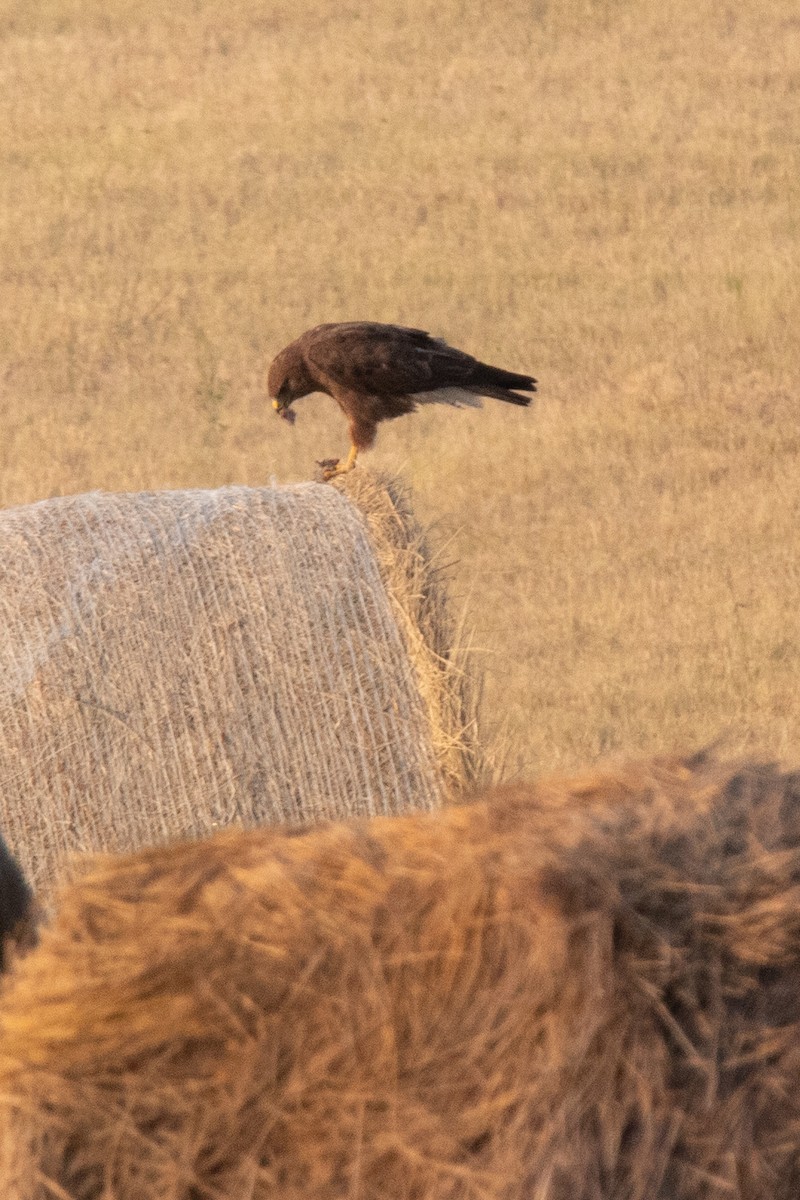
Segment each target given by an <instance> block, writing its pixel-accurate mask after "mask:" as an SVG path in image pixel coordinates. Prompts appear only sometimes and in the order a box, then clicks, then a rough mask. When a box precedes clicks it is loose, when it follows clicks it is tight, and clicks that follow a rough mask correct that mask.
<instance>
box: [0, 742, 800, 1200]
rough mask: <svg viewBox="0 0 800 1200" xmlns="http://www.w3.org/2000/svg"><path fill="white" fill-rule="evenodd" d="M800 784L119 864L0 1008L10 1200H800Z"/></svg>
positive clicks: (689, 787) (752, 778) (567, 789)
mask: <svg viewBox="0 0 800 1200" xmlns="http://www.w3.org/2000/svg"><path fill="white" fill-rule="evenodd" d="M799 892H800V776H798V775H786V774H782V773H780V772H779V771H777V770H774V769H772V768H768V767H761V766H758V765H756V764H749V765H748V764H744V765H740V766H724V765H717V764H714V763H713V762H707V761H704V760H702V759H695V760H690V761H688V762H680V761H671V762H655V763H645V764H641V765H639V766H633V767H630V768H626V769H621V770H619V771H614V772H609V773H602V772H596V773H593V774H591V775H589V776H586V777H583V778H577V779H566V780H564V779H562V780H555V781H550V782H544V783H541V784H538V785H516V786H513V787H506V788H504V789H501V790H499V791H497V792H494V793H491V794H489V795H488V796H486V797H484V798H483V799H481V800H478V801H476V802H474V803H472V804H465V805H451V806H447V807H446V808H444V809H442V810H441V811H439V812H436V813H426V814H420V813H417V814H407V815H403V816H399V817H392V818H382V817H377V818H373V819H372V820H371V821H362V822H349V823H346V824H341V823H339V824H330V825H326V826H324V827H321V828H311V829H308V830H306V831H305V832H301V833H300V834H299V836H298V835H297V834H295V835H294V836H293V835H292V834H290V833H288V832H286V831H282V830H253V831H241V830H229V831H227V832H225V833H221V834H218V835H216V836H215V837H213V838H211V839H209V840H207V841H205V842H194V843H191V844H186V845H183V846H171V847H167V848H162V849H157V850H151V851H147V852H143V853H140V854H138V855H136V856H133V857H130V858H123V859H119V860H115V859H106V860H105V861H101V862H100V863H97V864H96V865H95V867H94V869H93V870H92V872H91V873H90V874H88V875H87V876H86V878H84V879H83V880H81V881H80V882H78V883H77V884H74V885H73V886H72V887H71V888H69V889H68V890H66V891H65V892H64V894H63V896H62V899H61V904H60V907H59V913H58V916H57V918H56V921H55V923H54V924H53V926H52V928H51V929H50V930H46V931H45V932H44V933H43V935H42V939H41V943H40V945H39V947H38V948H37V949H35V950H34V951H32V952H31V953H30V954H29V955H28V956H27V957H26V958H24V959H23V960H22V961H21V962H20V963H19V964H18V965H17V966H16V967H15V969H14V970H13V971H12V972H11V975H10V976H9V985H8V987H7V988H6V990H5V993H4V995H3V997H2V1000H0V1195H5V1196H13V1197H14V1200H54V1198H56V1197H58V1198H59V1200H187V1198H188V1197H197V1198H198V1200H199V1198H201V1197H202V1198H208V1200H211V1198H212V1197H213V1198H214V1200H241V1198H242V1197H245V1196H246V1197H248V1200H268V1198H272V1197H275V1196H280V1197H281V1198H282V1200H332V1198H335V1197H341V1198H342V1200H344V1198H346V1197H352V1196H355V1195H358V1196H359V1197H361V1198H362V1200H385V1198H386V1197H393V1196H402V1197H406V1198H407V1200H432V1198H437V1200H476V1198H482V1200H529V1198H530V1197H533V1196H536V1197H542V1198H545V1197H546V1198H548V1200H556V1198H558V1200H562V1198H563V1200H567V1198H569V1200H573V1198H574V1200H603V1198H607V1200H612V1198H614V1200H616V1198H621V1197H625V1198H626V1200H714V1198H718V1200H722V1198H723V1197H724V1198H733V1200H766V1198H767V1197H769V1198H770V1200H795V1198H796V1197H797V1195H798V1194H800V917H798V913H800V899H799V898H798V893H799Z"/></svg>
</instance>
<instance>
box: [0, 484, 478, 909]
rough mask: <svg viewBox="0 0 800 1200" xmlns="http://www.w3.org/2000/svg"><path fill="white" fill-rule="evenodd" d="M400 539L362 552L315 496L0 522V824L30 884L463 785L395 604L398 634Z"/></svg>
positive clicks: (327, 496)
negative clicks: (234, 830) (91, 854)
mask: <svg viewBox="0 0 800 1200" xmlns="http://www.w3.org/2000/svg"><path fill="white" fill-rule="evenodd" d="M360 486H361V488H362V489H363V488H364V486H365V484H364V482H362V484H361V485H360ZM366 489H367V495H368V498H371V500H372V502H373V504H375V503H377V502H378V498H379V497H381V496H383V497H384V500H385V503H386V504H389V505H390V506H391V505H392V500H391V498H390V497H389V496H388V493H386V492H385V491H384V490H383V489H382V488H381V487H380V486H379V485H377V484H375V483H374V482H371V483H367V484H366ZM376 536H378V537H379V536H380V532H379V530H378V529H377V528H376V527H375V526H374V523H373V528H372V538H373V539H374V538H375V537H376ZM413 537H414V530H413V529H409V531H408V537H407V538H406V542H405V543H404V545H400V546H396V547H395V548H394V549H392V547H390V546H385V547H383V548H382V549H381V552H380V554H379V555H378V556H376V552H375V549H374V548H373V545H372V544H371V540H370V536H368V534H367V527H366V525H365V522H364V519H363V517H362V515H361V513H360V511H359V509H358V508H357V507H356V506H355V505H353V504H352V503H350V502H349V501H348V500H347V499H346V498H345V496H343V495H342V494H340V492H339V491H337V490H336V489H335V488H332V487H329V486H319V485H315V484H305V485H299V486H296V487H281V488H260V489H252V488H244V487H229V488H224V489H221V490H216V491H199V490H198V491H184V492H164V493H152V494H151V493H145V494H133V495H108V494H100V493H98V494H90V495H84V496H73V497H66V498H59V499H52V500H46V501H42V502H41V503H38V504H33V505H28V506H25V507H22V508H16V509H9V510H6V511H5V512H1V513H0V546H1V547H2V562H1V563H0V614H1V615H0V827H2V830H3V832H4V834H5V836H6V838H7V840H8V843H9V845H10V846H11V847H12V848H13V850H14V852H15V853H16V854H17V856H18V857H19V859H20V860H21V862H22V864H23V866H24V868H25V869H26V871H27V872H28V873H29V876H30V877H31V879H32V881H33V882H34V884H35V885H36V886H38V887H40V888H43V889H44V890H45V891H47V890H49V885H50V883H51V881H52V878H53V875H54V874H55V873H56V872H57V868H58V864H59V863H60V862H61V861H62V860H63V859H64V858H65V857H66V856H67V855H68V854H69V853H71V852H73V851H75V850H86V849H98V848H103V849H128V848H133V847H137V846H140V845H142V844H146V843H150V842H154V841H159V840H162V839H164V838H167V837H173V836H176V835H182V834H200V833H204V832H207V831H209V830H210V829H213V828H215V827H217V826H220V825H227V824H230V823H235V822H238V823H246V824H251V823H256V822H265V821H278V820H308V819H312V818H313V819H319V818H324V817H327V816H342V815H346V814H351V813H352V814H372V813H379V812H384V813H392V812H398V811H402V810H403V809H406V808H408V807H416V808H425V807H432V806H434V805H435V804H436V803H437V802H438V801H439V799H440V798H441V795H442V791H443V788H444V787H445V786H446V785H449V784H453V783H458V782H461V783H462V784H463V783H467V782H469V778H470V768H469V754H468V753H467V752H466V751H465V753H464V754H463V755H462V756H461V760H459V756H458V753H456V754H455V756H454V753H453V745H456V744H457V743H458V739H459V736H460V735H459V733H458V732H457V731H455V732H454V733H453V734H451V732H450V731H442V730H441V729H438V728H434V725H436V724H440V723H441V720H442V714H441V712H440V711H438V709H437V704H436V703H433V704H432V703H431V693H430V689H431V672H430V669H427V673H426V666H425V663H424V661H423V660H422V659H421V658H420V655H419V654H417V655H416V658H417V663H416V664H415V662H414V661H413V658H414V657H415V653H414V646H413V638H410V636H409V626H410V625H416V627H417V628H418V627H419V621H418V616H415V613H414V611H413V606H412V607H411V608H410V609H409V607H408V604H406V611H405V618H404V619H403V620H400V621H399V618H400V616H401V612H400V608H401V607H402V605H403V596H402V593H403V588H402V587H399V586H398V582H399V578H400V575H402V574H403V572H404V571H405V572H406V574H408V571H409V570H410V567H409V563H407V562H404V561H403V560H404V554H405V552H406V551H407V552H408V554H411V557H412V558H413V561H414V564H416V567H415V569H416V568H418V565H419V562H420V561H422V558H421V557H420V554H419V550H418V548H417V549H416V550H414V551H413V553H412V542H413ZM387 554H388V555H389V556H390V558H391V563H389V565H388V566H387V562H386V556H387ZM406 556H407V555H406ZM378 557H380V558H382V559H383V560H384V561H383V563H382V565H381V566H379V562H378ZM387 571H388V574H387ZM392 572H394V573H395V581H394V585H392V583H391V580H390V578H389V577H390V576H391V574H392ZM384 581H387V582H389V583H390V590H391V591H392V594H393V596H392V599H390V598H389V596H388V595H387V588H386V586H385V583H384ZM405 590H406V591H407V592H408V591H409V590H410V589H408V588H406V589H405ZM411 590H413V589H411ZM434 590H435V589H434ZM406 601H408V597H406ZM398 606H400V607H398ZM399 625H405V626H406V628H404V629H403V630H402V631H401V628H400V627H399ZM420 637H423V640H424V635H423V634H422V633H421V632H420ZM440 649H441V648H435V650H432V651H431V653H432V654H433V657H434V658H435V659H440V658H441V653H440ZM428 666H429V664H428ZM445 667H447V668H448V669H444V668H445ZM440 668H441V669H440V671H439V674H440V676H441V680H442V689H443V691H447V690H448V689H449V691H450V692H452V691H453V678H454V676H453V674H452V672H451V671H450V670H449V664H446V663H444V661H443V660H442V662H441V663H440ZM423 676H424V677H425V681H424V683H423V686H422V687H421V686H420V680H421V679H422V678H423ZM435 676H436V671H435V670H434V672H433V678H434V691H435V690H436V689H435ZM457 690H458V688H457V687H456V691H457ZM423 693H425V695H423ZM438 707H439V708H440V707H441V705H439V706H438ZM464 745H465V747H466V742H465V743H464ZM459 761H460V762H461V766H459ZM459 773H460V774H461V779H460V780H459V778H458V777H459Z"/></svg>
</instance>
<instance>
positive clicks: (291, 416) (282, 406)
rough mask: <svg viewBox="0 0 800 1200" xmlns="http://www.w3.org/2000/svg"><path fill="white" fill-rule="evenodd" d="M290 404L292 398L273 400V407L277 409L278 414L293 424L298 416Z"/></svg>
mask: <svg viewBox="0 0 800 1200" xmlns="http://www.w3.org/2000/svg"><path fill="white" fill-rule="evenodd" d="M290 404H291V400H273V401H272V407H273V408H274V409H275V412H276V413H277V414H278V416H279V417H283V419H284V421H288V422H289V424H290V425H293V424H294V422H295V419H296V417H297V413H296V412H295V411H294V409H292V408H290V407H289V405H290Z"/></svg>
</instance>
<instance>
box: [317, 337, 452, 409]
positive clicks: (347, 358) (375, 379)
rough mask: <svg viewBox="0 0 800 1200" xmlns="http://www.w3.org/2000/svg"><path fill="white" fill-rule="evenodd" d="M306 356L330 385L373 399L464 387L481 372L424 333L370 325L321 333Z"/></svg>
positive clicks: (450, 348) (442, 343) (443, 344)
mask: <svg viewBox="0 0 800 1200" xmlns="http://www.w3.org/2000/svg"><path fill="white" fill-rule="evenodd" d="M305 355H306V361H307V362H308V363H309V365H310V366H311V367H312V369H313V370H314V371H316V372H319V374H320V375H322V376H324V377H325V378H326V380H327V381H328V382H329V383H333V384H336V385H338V386H339V387H340V388H347V389H350V390H352V391H356V392H362V393H369V394H371V395H373V396H390V395H394V396H400V395H411V394H413V393H415V392H426V391H431V390H433V389H435V388H440V387H458V385H459V384H460V383H462V382H464V381H466V380H467V379H468V378H469V376H470V374H471V373H472V371H473V370H474V368H475V360H474V359H473V358H471V357H470V356H469V355H468V354H463V353H462V352H461V351H460V350H454V349H453V348H452V347H450V346H448V345H446V344H445V343H444V342H441V341H438V340H436V339H434V338H431V337H430V336H429V335H428V334H426V333H424V332H422V331H421V330H412V329H404V328H401V327H399V326H396V327H388V328H387V327H386V326H374V325H368V324H366V323H365V324H364V325H357V324H353V325H349V326H345V327H341V326H334V327H332V328H330V329H326V330H320V331H319V332H318V333H317V335H316V336H315V337H314V338H313V339H311V340H310V341H309V343H308V345H307V347H306V349H305Z"/></svg>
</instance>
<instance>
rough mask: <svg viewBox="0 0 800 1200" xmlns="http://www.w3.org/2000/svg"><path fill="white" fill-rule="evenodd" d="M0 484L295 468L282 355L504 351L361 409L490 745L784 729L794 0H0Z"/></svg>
mask: <svg viewBox="0 0 800 1200" xmlns="http://www.w3.org/2000/svg"><path fill="white" fill-rule="evenodd" d="M0 81H2V86H0V196H1V197H2V203H1V204H0V314H1V315H0V503H2V504H5V505H8V504H15V503H19V502H24V501H30V500H34V499H38V498H40V497H45V496H50V495H54V494H60V493H66V492H73V491H83V490H87V489H92V488H110V489H138V488H162V487H183V486H197V485H203V486H216V485H219V484H224V483H228V482H234V481H235V482H241V483H251V484H257V483H261V482H268V481H269V480H270V479H271V478H276V479H277V480H279V481H288V480H295V479H301V478H308V477H309V475H310V472H311V469H312V467H313V460H314V459H315V458H319V457H326V456H329V455H332V454H339V453H342V452H343V451H344V450H345V449H346V446H347V435H346V428H345V425H344V423H343V421H342V419H341V417H340V415H339V414H338V411H337V410H336V409H335V406H334V405H333V402H332V401H328V400H326V399H323V398H314V399H309V400H306V401H303V402H301V404H299V405H298V414H299V419H298V422H297V424H296V426H295V427H294V428H293V429H291V428H289V426H288V425H286V424H285V423H282V422H280V421H278V420H276V419H275V417H274V414H273V413H272V411H271V409H270V408H269V406H268V405H267V404H266V403H265V388H264V375H265V368H266V365H267V362H268V360H269V358H270V357H271V355H272V354H273V353H274V352H275V351H276V350H278V349H279V348H280V347H281V346H282V345H283V344H284V343H285V342H286V341H288V340H289V339H290V338H292V337H294V336H295V335H296V334H297V333H299V332H301V331H302V330H303V329H304V328H305V327H307V326H308V325H311V324H313V323H316V322H319V321H323V320H339V319H348V318H370V319H376V320H390V321H394V320H397V321H402V322H406V323H412V324H418V325H421V326H423V327H424V328H428V329H430V330H431V331H432V332H434V333H436V334H439V335H443V336H445V337H447V338H448V339H449V340H451V341H453V342H455V343H456V344H457V345H460V346H462V347H463V348H465V349H468V350H471V351H473V352H474V353H476V354H478V355H479V356H481V357H484V358H486V359H488V360H489V361H493V362H496V363H499V364H501V365H503V366H507V367H509V368H511V369H519V370H530V371H533V373H534V374H536V375H537V376H538V377H539V379H540V381H541V387H540V396H539V399H538V402H537V404H536V405H535V406H534V407H533V408H532V409H531V410H529V411H519V412H518V411H509V410H508V409H507V408H506V407H505V406H501V405H499V404H496V403H493V402H491V401H487V404H486V408H485V410H484V412H483V413H475V412H453V411H449V410H444V409H437V410H436V411H429V412H423V413H421V414H420V415H419V416H418V417H416V418H412V419H407V420H404V421H399V422H397V423H395V424H394V425H391V426H384V427H383V429H382V431H381V434H380V437H379V440H378V446H377V448H376V450H375V451H374V452H373V453H372V454H371V455H370V456H369V457H368V458H366V459H365V462H364V465H365V466H366V467H370V468H373V469H377V470H382V471H389V472H401V473H402V474H403V475H404V476H405V477H406V478H407V479H408V480H409V481H410V483H411V484H412V486H413V488H414V491H415V494H416V497H417V504H418V507H419V509H420V512H421V514H422V515H423V516H424V517H425V518H426V519H429V520H434V521H435V522H437V524H438V525H439V535H440V537H441V541H442V546H443V551H442V554H443V560H447V561H449V562H450V561H451V562H452V563H453V566H452V575H453V590H454V594H455V596H456V600H457V603H458V604H459V605H460V606H463V608H464V610H465V615H466V619H467V622H468V623H469V624H470V625H472V627H473V628H474V629H475V639H474V640H475V649H476V654H478V655H479V661H480V663H481V665H482V667H483V668H484V669H485V671H486V674H487V686H486V695H485V717H486V720H487V722H488V724H489V725H490V726H497V725H500V726H503V727H505V729H506V731H507V734H508V737H509V743H510V747H511V749H510V752H509V761H508V768H509V769H510V770H526V771H531V770H537V771H538V770H540V769H544V768H551V767H554V766H564V767H566V766H569V765H571V764H573V763H575V762H577V761H584V762H587V761H590V760H592V759H594V758H596V757H597V756H598V755H601V754H608V753H615V752H617V751H619V750H624V751H625V752H626V753H627V752H630V753H633V752H636V751H653V750H660V749H668V748H671V747H673V746H676V745H677V746H681V747H685V746H687V745H694V744H697V743H698V742H703V741H706V740H708V739H713V738H716V737H718V736H723V737H724V738H725V739H726V743H725V744H726V745H727V746H728V747H729V748H734V749H738V748H759V749H762V750H765V751H767V752H771V753H777V754H782V755H785V756H787V757H789V758H793V759H795V760H796V759H798V758H800V687H798V675H799V674H800V616H799V615H798V607H799V602H800V565H798V556H797V542H798V528H799V527H800V425H799V424H798V415H799V413H800V382H799V381H800V265H799V260H800V15H798V8H797V0H762V2H761V3H758V4H755V3H751V4H745V5H734V4H720V3H718V2H717V0H675V2H674V3H672V4H668V5H665V4H662V3H659V2H658V0H630V3H625V4H618V3H615V2H613V0H583V2H581V3H576V2H575V0H528V2H526V3H522V2H521V0H505V2H503V3H498V4H495V5H488V4H479V3H467V2H464V0H443V2H440V3H437V4H434V3H432V2H431V0H398V2H397V3H392V2H391V0H371V2H370V3H358V2H357V0H342V3H336V4H334V3H332V2H331V0H307V2H305V3H303V4H290V3H289V2H288V0H267V2H266V3H265V2H264V0H226V2H225V3H222V2H208V3H206V2H204V0H172V2H171V3H170V4H168V5H167V4H165V5H160V4H159V5H156V4H148V3H146V2H145V0H138V2H137V0H102V3H100V2H98V0H41V2H40V3H38V4H36V5H33V4H29V3H24V2H23V0H0Z"/></svg>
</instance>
